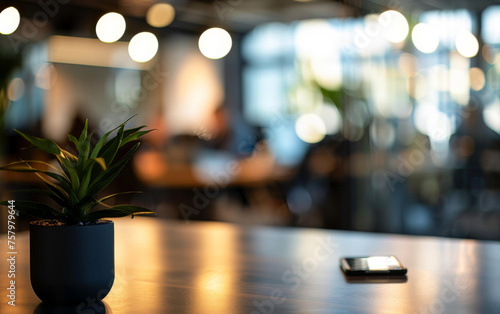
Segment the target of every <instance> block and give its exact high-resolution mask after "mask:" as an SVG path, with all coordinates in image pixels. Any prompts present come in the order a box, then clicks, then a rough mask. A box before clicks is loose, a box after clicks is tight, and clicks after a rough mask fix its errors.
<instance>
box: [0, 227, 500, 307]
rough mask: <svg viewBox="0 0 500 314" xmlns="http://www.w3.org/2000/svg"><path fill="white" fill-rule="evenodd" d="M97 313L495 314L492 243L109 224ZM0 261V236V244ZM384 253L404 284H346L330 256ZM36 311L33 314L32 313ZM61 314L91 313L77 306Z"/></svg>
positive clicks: (497, 280)
mask: <svg viewBox="0 0 500 314" xmlns="http://www.w3.org/2000/svg"><path fill="white" fill-rule="evenodd" d="M115 229H116V230H115V235H116V253H115V254H116V279H115V283H114V286H113V288H112V290H111V292H110V293H109V295H108V296H107V297H106V298H105V299H104V301H105V306H106V308H107V313H115V314H122V313H130V314H136V313H151V314H156V313H158V314H164V313H179V314H181V313H193V314H195V313H196V314H198V313H231V314H234V313H498V312H499V310H500V298H499V296H500V268H499V267H498V265H500V243H496V242H484V241H472V240H456V239H441V238H432V237H416V236H400V235H383V234H370V233H361V232H348V231H329V230H315V229H297V228H276V227H241V226H235V225H230V224H224V223H216V222H191V223H190V224H185V223H183V222H174V221H172V222H170V221H165V220H160V219H155V218H144V217H137V218H134V219H133V220H131V219H126V218H122V219H117V220H115ZM16 240H17V250H18V256H17V258H18V259H17V264H16V296H17V301H16V307H15V308H14V307H11V306H8V305H7V298H6V296H5V294H6V293H5V292H6V291H7V290H6V288H7V287H8V286H7V281H8V279H7V269H8V265H7V261H6V259H5V258H3V256H5V255H3V256H2V259H1V261H0V269H2V274H1V275H0V283H1V285H0V288H1V290H2V291H4V294H3V296H2V298H1V299H2V302H1V303H0V313H3V314H7V313H22V314H27V313H33V312H34V310H35V308H37V306H38V305H39V301H38V299H37V297H36V296H35V294H34V293H33V291H32V289H31V286H30V283H29V270H28V269H29V266H28V258H29V257H28V255H29V254H28V234H27V233H20V234H19V235H18V237H17V239H16ZM0 247H2V251H3V252H4V253H2V254H5V252H6V250H7V249H6V247H7V245H6V237H5V236H3V237H2V238H1V239H0ZM387 254H394V255H396V256H397V257H399V259H400V260H401V261H402V262H403V263H404V264H405V266H407V267H408V269H409V273H408V277H407V279H405V280H393V281H385V282H384V281H381V282H370V281H366V280H354V281H352V280H347V279H346V278H345V277H344V275H343V274H342V272H341V270H340V269H339V266H338V259H339V257H340V256H346V255H351V256H359V255H387ZM36 313H43V312H41V311H39V310H37V312H36ZM69 313H93V312H85V311H84V310H83V309H80V311H79V312H77V311H76V310H73V311H72V312H71V311H70V312H69Z"/></svg>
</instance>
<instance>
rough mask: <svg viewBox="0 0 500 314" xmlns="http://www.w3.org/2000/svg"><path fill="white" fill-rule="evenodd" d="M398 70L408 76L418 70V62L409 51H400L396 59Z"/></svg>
mask: <svg viewBox="0 0 500 314" xmlns="http://www.w3.org/2000/svg"><path fill="white" fill-rule="evenodd" d="M398 66H399V70H400V71H401V73H403V75H405V76H407V77H409V76H411V75H414V74H415V73H417V72H418V69H419V64H418V60H417V58H416V57H415V56H414V55H412V54H411V53H407V52H405V53H402V54H401V56H399V59H398Z"/></svg>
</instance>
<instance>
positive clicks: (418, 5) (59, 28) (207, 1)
mask: <svg viewBox="0 0 500 314" xmlns="http://www.w3.org/2000/svg"><path fill="white" fill-rule="evenodd" d="M46 1H47V0H41V1H40V0H17V1H1V2H0V9H2V8H3V7H7V6H9V5H14V6H16V7H17V8H18V9H19V10H20V12H21V15H22V16H23V17H25V18H27V19H31V20H33V18H34V16H36V14H37V13H38V12H40V11H43V8H42V6H41V5H40V3H39V2H46ZM49 2H52V3H57V4H58V6H59V7H58V8H57V13H55V14H53V16H51V17H49V22H48V23H46V24H47V27H46V29H44V27H40V29H42V30H41V31H40V33H42V34H43V33H44V32H45V33H46V32H56V33H61V34H72V35H80V36H92V33H93V29H94V27H95V23H96V21H97V20H98V19H99V17H100V16H101V15H103V14H104V13H107V12H110V11H114V12H119V13H122V14H123V15H124V16H126V17H127V18H128V20H129V22H128V24H127V25H128V26H127V33H129V32H130V33H133V32H135V31H137V30H138V29H144V28H149V30H150V31H155V32H159V33H161V32H168V31H169V30H168V29H169V28H168V27H167V28H166V29H163V30H162V29H160V30H158V29H154V28H151V27H149V26H148V25H147V24H146V22H145V18H144V17H145V15H146V11H147V9H148V8H149V7H150V6H151V5H152V4H154V3H156V2H158V1H156V0H99V1H97V0H52V1H49ZM62 3H65V4H62ZM169 3H171V4H172V5H173V6H174V7H175V9H176V18H175V21H174V23H173V24H172V25H171V26H170V28H174V29H178V30H185V31H194V32H201V31H202V30H204V29H205V28H207V27H213V26H219V27H223V28H226V29H227V30H230V31H232V32H240V33H245V32H247V31H249V30H251V29H252V28H253V27H255V26H256V25H259V24H261V23H266V22H273V21H280V22H290V21H295V20H301V19H307V18H332V17H333V18H335V17H337V18H347V17H355V16H362V15H365V14H369V13H380V12H383V11H384V10H387V9H389V8H392V9H397V10H399V11H401V12H402V13H404V14H406V15H408V14H411V13H413V12H416V11H427V10H436V9H459V8H466V9H469V10H472V11H478V12H480V11H481V10H483V9H484V8H486V7H487V6H489V5H493V4H499V3H500V0H498V1H497V0H474V1H467V0H455V1H446V0H419V1H411V0H389V1H384V0H338V1H334V0H312V1H306V0H302V1H298V0H297V1H296V0H172V1H169ZM44 26H45V25H44Z"/></svg>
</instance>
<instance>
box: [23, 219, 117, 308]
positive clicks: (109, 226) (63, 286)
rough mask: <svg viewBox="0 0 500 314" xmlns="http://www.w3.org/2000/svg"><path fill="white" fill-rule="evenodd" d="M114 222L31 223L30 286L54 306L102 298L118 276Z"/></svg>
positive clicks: (89, 301) (41, 297)
mask: <svg viewBox="0 0 500 314" xmlns="http://www.w3.org/2000/svg"><path fill="white" fill-rule="evenodd" d="M114 255H115V249H114V224H113V222H111V221H109V222H106V223H99V224H94V225H82V226H80V225H73V226H40V225H36V224H30V271H31V286H32V287H33V290H34V291H35V293H36V295H37V296H38V297H39V298H40V299H41V300H42V301H43V302H44V303H47V304H51V305H79V304H82V303H84V304H87V303H93V302H97V301H100V300H102V299H103V298H104V297H105V296H106V295H107V294H108V292H109V290H110V289H111V286H112V285H113V281H114V278H115V258H114Z"/></svg>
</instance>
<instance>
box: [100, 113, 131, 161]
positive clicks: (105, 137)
mask: <svg viewBox="0 0 500 314" xmlns="http://www.w3.org/2000/svg"><path fill="white" fill-rule="evenodd" d="M135 116H136V115H133V116H132V117H130V118H128V119H127V120H126V121H125V122H123V123H122V124H120V125H119V126H117V127H116V128H114V129H112V130H111V131H109V132H107V133H106V134H104V136H103V137H101V139H100V140H99V141H98V142H97V144H96V146H95V147H94V150H93V151H92V154H91V155H90V158H96V157H97V156H99V153H100V152H101V149H102V148H103V146H105V145H106V144H108V143H109V142H108V143H106V140H107V138H108V137H109V135H110V134H111V133H113V132H114V131H116V130H118V129H119V128H121V127H122V126H125V125H126V124H127V123H128V122H129V121H130V120H132V118H134V117H135ZM102 150H103V151H106V149H102Z"/></svg>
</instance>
